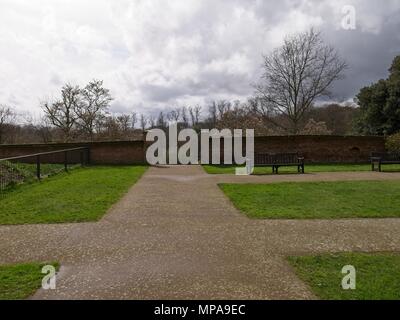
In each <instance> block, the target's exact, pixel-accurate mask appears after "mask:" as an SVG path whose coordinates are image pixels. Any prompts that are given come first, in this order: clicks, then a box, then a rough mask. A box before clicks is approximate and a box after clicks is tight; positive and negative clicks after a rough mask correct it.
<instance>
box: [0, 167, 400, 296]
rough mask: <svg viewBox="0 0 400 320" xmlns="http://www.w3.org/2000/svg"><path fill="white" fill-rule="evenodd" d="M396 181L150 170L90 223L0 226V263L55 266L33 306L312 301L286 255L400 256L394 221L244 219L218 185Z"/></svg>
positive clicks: (399, 224) (368, 176)
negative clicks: (51, 286) (48, 286)
mask: <svg viewBox="0 0 400 320" xmlns="http://www.w3.org/2000/svg"><path fill="white" fill-rule="evenodd" d="M349 179H352V180H378V179H399V180H400V174H397V173H393V174H379V173H329V174H322V173H321V174H307V175H280V176H264V177H257V176H255V177H237V176H228V175H207V174H206V173H205V172H204V171H203V169H202V168H201V167H200V166H175V167H152V168H150V169H149V170H148V171H147V172H146V173H145V175H144V176H143V177H142V179H141V180H140V181H139V182H138V183H136V185H135V186H133V187H132V188H131V189H130V190H129V192H128V193H127V194H126V195H125V196H124V198H123V199H121V201H119V202H118V203H117V204H116V205H114V206H113V207H112V208H111V209H110V210H109V212H108V213H107V214H106V215H105V216H104V217H103V219H102V220H101V221H100V222H97V223H80V224H61V225H28V226H0V239H2V241H0V264H6V263H15V262H24V261H59V262H60V263H61V265H62V268H61V270H60V273H59V275H58V278H57V289H56V290H51V291H44V290H39V291H38V292H37V293H36V294H35V295H34V297H33V298H34V299H313V298H315V297H314V296H313V294H312V293H311V292H310V290H309V288H308V287H307V286H306V285H305V284H304V283H303V282H301V281H300V280H299V279H298V278H297V277H296V275H295V274H294V272H293V270H292V268H291V267H290V266H289V264H288V263H287V262H286V260H285V257H286V256H287V255H292V254H310V253H322V252H337V251H400V232H399V230H400V219H374V220H372V219H351V220H299V221H296V220H251V219H248V218H247V217H245V216H244V215H243V214H241V213H240V212H238V211H237V210H236V209H235V208H234V207H233V205H232V204H231V202H230V201H229V200H228V199H227V198H226V197H225V195H224V194H223V193H222V192H221V191H220V189H219V188H218V186H217V183H219V182H237V183H243V182H254V183H268V182H275V181H303V180H349Z"/></svg>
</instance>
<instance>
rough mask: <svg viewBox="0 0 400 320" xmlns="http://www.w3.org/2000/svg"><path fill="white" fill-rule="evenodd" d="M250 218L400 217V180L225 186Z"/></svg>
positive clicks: (239, 207) (237, 205)
mask: <svg viewBox="0 0 400 320" xmlns="http://www.w3.org/2000/svg"><path fill="white" fill-rule="evenodd" d="M220 188H221V189H222V190H223V191H224V192H225V194H226V195H227V196H228V197H229V198H230V199H231V201H232V202H233V204H234V205H235V206H236V207H237V208H238V209H240V210H241V211H243V212H244V213H245V214H246V215H247V216H248V217H250V218H268V219H326V218H384V217H400V181H339V182H285V183H271V184H221V185H220Z"/></svg>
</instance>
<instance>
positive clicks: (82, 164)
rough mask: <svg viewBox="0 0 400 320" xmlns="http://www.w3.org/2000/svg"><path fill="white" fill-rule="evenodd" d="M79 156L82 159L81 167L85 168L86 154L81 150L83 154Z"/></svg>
mask: <svg viewBox="0 0 400 320" xmlns="http://www.w3.org/2000/svg"><path fill="white" fill-rule="evenodd" d="M79 156H80V157H81V159H80V160H81V167H83V166H84V165H85V160H84V159H85V158H84V153H83V150H81V152H80V153H79Z"/></svg>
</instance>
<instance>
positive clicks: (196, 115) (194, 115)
mask: <svg viewBox="0 0 400 320" xmlns="http://www.w3.org/2000/svg"><path fill="white" fill-rule="evenodd" d="M189 114H190V119H191V122H192V127H196V126H198V124H199V123H200V115H201V106H199V105H197V106H195V107H189Z"/></svg>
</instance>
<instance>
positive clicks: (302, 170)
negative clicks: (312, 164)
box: [301, 164, 304, 173]
mask: <svg viewBox="0 0 400 320" xmlns="http://www.w3.org/2000/svg"><path fill="white" fill-rule="evenodd" d="M301 173H304V164H302V165H301Z"/></svg>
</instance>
